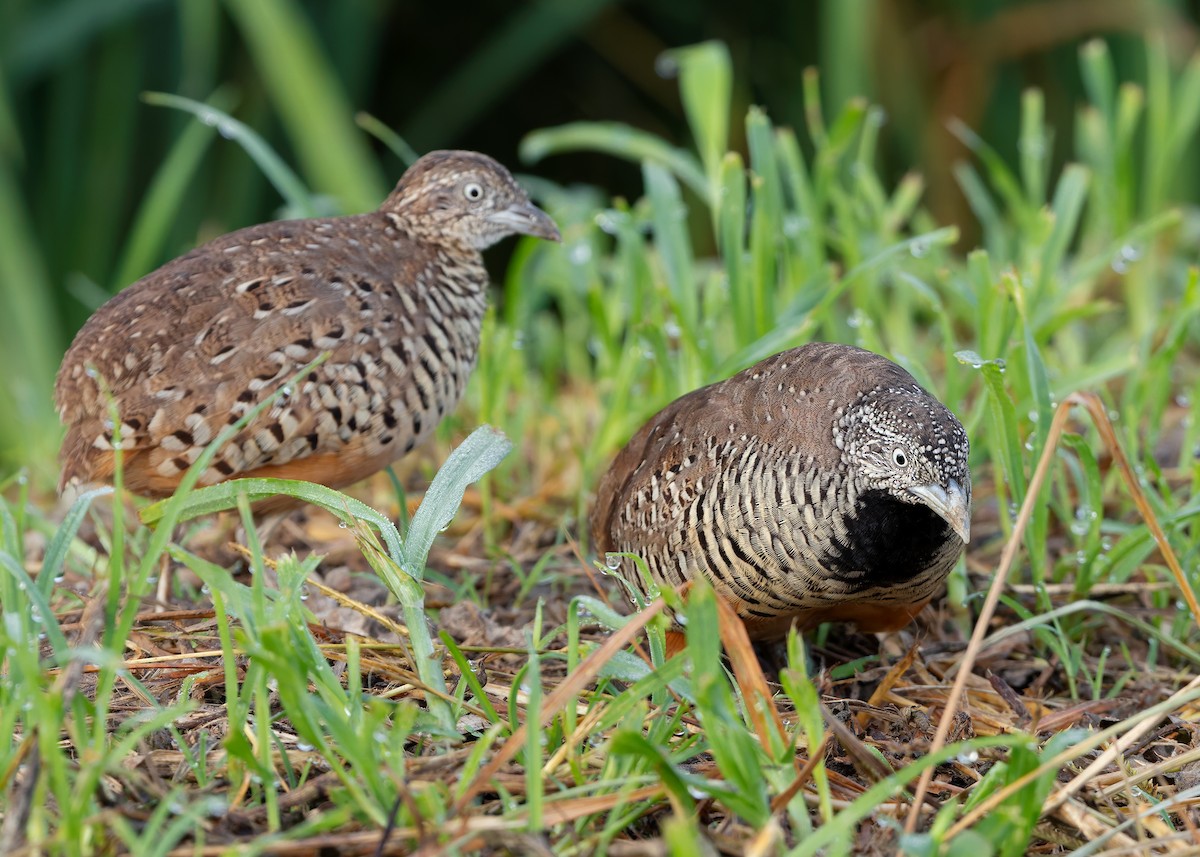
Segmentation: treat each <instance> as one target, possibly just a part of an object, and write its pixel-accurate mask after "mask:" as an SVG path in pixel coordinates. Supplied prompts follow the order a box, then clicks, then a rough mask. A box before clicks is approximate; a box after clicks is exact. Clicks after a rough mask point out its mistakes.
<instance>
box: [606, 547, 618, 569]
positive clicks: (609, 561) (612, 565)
mask: <svg viewBox="0 0 1200 857" xmlns="http://www.w3.org/2000/svg"><path fill="white" fill-rule="evenodd" d="M621 558H622V557H621V555H620V554H619V553H613V552H611V551H610V552H609V553H606V554H605V555H604V567H605V568H607V569H608V570H609V571H616V570H617V569H618V568H620V567H621Z"/></svg>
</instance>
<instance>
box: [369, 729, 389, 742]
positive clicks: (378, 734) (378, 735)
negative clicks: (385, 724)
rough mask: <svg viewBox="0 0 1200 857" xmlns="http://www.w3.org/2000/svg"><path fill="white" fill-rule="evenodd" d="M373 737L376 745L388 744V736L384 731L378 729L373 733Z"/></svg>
mask: <svg viewBox="0 0 1200 857" xmlns="http://www.w3.org/2000/svg"><path fill="white" fill-rule="evenodd" d="M371 737H372V738H374V739H375V743H376V744H387V738H388V736H387V733H386V732H384V731H383V730H382V729H376V730H375V731H374V732H373V733H371Z"/></svg>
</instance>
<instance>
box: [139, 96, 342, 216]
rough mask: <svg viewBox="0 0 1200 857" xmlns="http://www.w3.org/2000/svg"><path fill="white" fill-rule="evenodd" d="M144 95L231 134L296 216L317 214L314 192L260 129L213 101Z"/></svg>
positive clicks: (156, 103) (226, 134) (225, 135)
mask: <svg viewBox="0 0 1200 857" xmlns="http://www.w3.org/2000/svg"><path fill="white" fill-rule="evenodd" d="M142 98H143V99H144V100H145V102H146V103H147V104H154V105H156V106H160V107H173V108H175V109H177V110H183V111H186V112H188V113H191V114H192V115H193V116H195V117H196V118H197V119H199V120H200V121H201V122H203V123H204V124H205V125H211V126H214V127H216V128H217V130H218V131H219V132H220V133H221V136H222V137H228V138H229V139H230V140H233V141H235V142H236V143H238V144H239V145H240V146H241V147H242V148H243V149H245V151H246V154H247V155H249V156H250V158H251V159H252V160H253V161H254V163H255V165H256V166H257V167H258V168H259V169H260V170H261V171H262V174H263V175H264V176H266V177H267V179H268V180H269V181H270V182H271V184H272V186H273V187H274V188H275V190H277V191H279V195H280V196H282V197H283V199H284V201H285V202H286V203H287V206H288V209H289V210H290V211H291V212H293V213H294V215H295V216H296V217H316V216H317V214H318V212H317V210H316V208H315V207H314V206H313V202H312V193H311V192H310V191H309V190H308V188H307V187H305V186H304V183H303V182H302V181H301V180H300V177H299V176H298V175H296V173H295V172H293V171H292V168H291V167H289V166H288V165H287V164H286V163H285V162H284V160H283V159H282V158H280V157H279V155H278V154H276V152H275V151H274V150H273V149H272V148H271V147H270V146H269V145H268V144H267V142H266V140H264V139H263V138H262V137H261V136H259V134H258V133H257V132H255V131H254V130H252V129H251V128H249V127H247V126H246V125H245V124H243V123H242V122H239V121H238V120H237V119H234V118H233V117H232V116H230V115H229V114H228V113H225V112H224V111H222V110H219V109H218V108H216V107H214V106H212V105H208V104H201V103H200V102H199V101H193V100H192V99H190V98H184V97H183V96H182V95H172V94H170V93H167V92H147V93H145V95H143V96H142Z"/></svg>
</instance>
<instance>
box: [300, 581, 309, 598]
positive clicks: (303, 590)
mask: <svg viewBox="0 0 1200 857" xmlns="http://www.w3.org/2000/svg"><path fill="white" fill-rule="evenodd" d="M308 595H309V591H308V584H305V585H303V586H301V587H300V600H301V601H307V600H308Z"/></svg>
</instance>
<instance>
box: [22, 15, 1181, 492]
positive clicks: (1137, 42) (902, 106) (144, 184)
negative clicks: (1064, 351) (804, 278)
mask: <svg viewBox="0 0 1200 857" xmlns="http://www.w3.org/2000/svg"><path fill="white" fill-rule="evenodd" d="M1198 20H1200V2H1197V0H1192V2H1183V0H1029V2H1005V0H824V2H809V3H800V2H757V3H752V4H732V3H727V2H694V0H646V2H627V3H619V2H609V0H540V2H528V3H500V2H491V3H483V2H460V3H456V4H454V7H453V10H452V11H449V10H448V9H447V7H445V6H443V5H442V4H438V3H417V2H404V3H392V2H384V0H339V2H336V3H332V2H318V1H317V0H310V2H304V1H303V0H178V1H177V2H170V0H5V2H4V3H3V4H0V337H2V338H0V359H2V360H3V364H2V365H3V369H4V375H5V378H4V380H3V382H2V383H0V475H3V474H4V473H8V472H12V471H13V470H14V469H16V468H17V467H20V466H31V467H32V468H33V470H34V472H35V474H37V475H38V476H50V475H52V471H53V465H52V464H51V462H52V460H53V453H54V450H55V449H56V447H57V442H58V428H57V420H56V419H55V418H54V415H53V412H52V406H51V388H52V382H53V376H54V372H55V370H56V368H57V365H58V360H59V358H60V356H61V354H62V352H63V350H64V349H65V347H66V345H67V343H68V342H69V341H70V338H71V336H72V335H73V334H74V331H75V330H76V329H77V328H78V327H79V325H80V324H82V322H83V321H84V319H85V318H86V317H87V316H88V314H89V313H90V312H91V311H92V310H93V309H94V308H95V307H96V306H97V305H99V304H100V303H102V302H103V300H104V299H106V297H107V296H109V295H110V294H112V293H114V292H115V291H117V290H119V289H120V288H121V287H122V286H124V285H126V284H128V283H129V282H131V281H132V280H134V279H136V278H137V277H139V276H141V275H142V274H144V273H146V272H147V271H149V270H152V269H153V268H155V267H157V266H158V265H160V264H162V263H163V262H164V261H166V260H168V259H170V258H172V257H174V256H176V255H178V254H179V253H181V252H183V251H184V250H186V249H189V248H190V247H192V246H194V245H195V244H197V243H198V242H200V241H203V240H205V239H207V238H210V237H212V236H214V235H217V234H220V233H223V232H227V231H229V230H232V229H235V228H238V227H241V226H245V225H248V224H251V223H256V222H260V221H263V220H267V219H271V218H275V217H280V216H286V215H288V214H298V213H302V212H298V211H295V210H291V211H289V210H288V209H287V208H286V206H285V203H284V201H283V199H282V197H281V195H280V194H279V193H278V192H277V191H276V190H275V189H274V188H273V187H272V185H271V183H270V181H269V180H268V178H267V177H266V176H264V173H263V171H262V170H261V169H260V167H259V166H258V165H256V164H255V163H254V162H253V161H252V160H251V158H250V157H248V156H247V154H246V152H245V150H244V149H243V148H242V147H241V146H239V145H236V144H234V143H231V142H228V141H225V140H222V139H221V136H220V134H218V131H219V130H221V129H219V128H213V127H209V126H207V125H204V124H202V123H199V122H197V121H196V120H195V118H194V117H193V116H192V115H191V114H189V113H186V112H183V111H179V110H173V109H168V108H166V107H162V106H154V105H151V104H148V103H146V102H145V101H144V100H143V98H142V94H143V93H145V92H147V91H158V92H166V93H173V94H178V95H183V96H187V97H189V98H192V99H195V100H197V101H206V102H209V103H212V104H214V105H216V106H219V107H221V108H222V109H224V110H226V111H228V112H229V113H230V114H231V115H233V116H235V117H236V118H237V119H239V120H240V121H241V122H243V123H245V124H246V125H247V126H249V127H250V128H252V129H253V130H254V131H256V132H258V133H259V134H261V135H262V136H263V137H264V138H265V140H266V141H267V142H268V143H269V144H270V145H271V146H272V147H273V148H274V149H275V150H276V151H278V152H279V153H280V155H281V156H282V158H283V160H284V161H285V162H287V163H288V164H290V165H292V166H293V167H294V168H295V169H296V170H297V172H298V174H299V176H300V179H301V180H302V181H303V182H304V183H305V184H306V185H307V186H308V187H309V188H311V189H312V190H313V191H315V192H316V193H317V194H319V195H320V197H319V199H318V208H320V209H323V210H324V211H328V212H352V211H360V210H364V209H368V208H372V207H374V206H375V205H376V204H377V202H378V201H379V200H380V199H381V198H382V196H383V195H384V194H385V193H386V191H387V190H388V189H389V188H390V186H391V184H392V183H393V182H394V181H395V180H396V179H397V178H398V177H399V175H400V173H401V172H402V171H403V168H404V166H405V164H404V161H403V158H402V157H401V156H400V155H398V154H396V153H395V151H393V150H392V149H389V148H388V147H387V146H385V145H383V144H382V143H380V142H379V140H378V136H377V135H373V134H371V133H368V132H367V131H366V130H364V129H363V128H361V127H357V128H356V127H355V124H354V121H355V117H356V116H359V115H360V114H365V115H366V116H369V117H373V120H374V121H377V123H382V126H384V127H386V128H389V129H392V130H393V131H394V132H396V133H397V134H399V135H400V136H401V138H402V139H403V141H404V142H405V143H406V144H407V146H408V147H410V148H411V150H414V151H416V152H422V151H425V150H428V149H432V148H445V147H455V148H473V149H479V150H482V151H486V152H488V153H490V154H492V155H494V156H495V157H497V158H499V159H500V160H501V161H503V162H505V163H507V164H509V165H510V166H512V167H514V168H516V169H518V170H520V168H521V164H520V160H519V158H518V154H517V152H518V145H519V143H520V141H521V139H522V138H523V137H524V135H526V134H527V133H528V132H529V131H532V130H534V129H537V128H542V127H546V126H554V125H560V124H564V123H567V122H572V121H577V120H592V121H609V120H613V121H620V122H624V123H627V124H629V125H631V126H634V127H637V128H640V129H644V130H647V131H649V132H651V133H653V134H655V135H657V136H660V137H662V138H664V139H666V140H667V141H669V142H671V143H673V144H675V145H679V146H690V145H692V142H691V140H690V137H689V131H688V124H687V120H686V117H685V115H684V110H683V107H682V106H681V103H680V97H679V93H678V86H677V81H675V80H672V79H671V78H672V72H673V69H672V63H671V61H670V59H669V58H667V57H665V55H664V52H665V51H667V50H668V49H670V48H673V47H678V46H682V45H688V44H692V43H696V42H699V41H702V40H705V39H719V40H721V41H723V42H725V43H726V44H727V45H728V47H729V50H730V54H731V56H732V59H733V65H734V69H735V75H734V81H735V84H734V91H733V105H732V107H733V109H732V112H731V115H733V116H735V117H739V116H742V115H744V114H745V111H746V108H747V107H748V106H749V105H751V104H761V105H764V106H765V108H766V109H767V111H768V112H769V114H770V116H771V118H772V120H773V121H774V123H775V124H776V125H792V126H795V127H797V128H800V127H803V126H804V124H805V115H804V110H805V106H804V102H803V100H802V97H801V94H802V87H803V74H804V70H805V69H806V68H808V67H811V66H815V67H818V68H819V69H820V72H821V78H820V81H821V87H822V91H823V96H824V98H823V101H824V103H825V104H826V105H829V106H830V109H831V110H833V111H834V112H836V110H837V109H838V107H839V106H840V105H841V104H842V103H843V102H844V101H846V100H847V99H849V98H853V97H857V96H865V97H866V98H868V99H869V100H871V101H872V102H875V103H878V104H880V105H882V107H883V108H884V110H885V111H886V124H885V125H884V127H883V130H882V133H881V136H880V149H879V152H880V154H879V160H880V164H879V167H880V169H881V172H882V173H883V175H884V176H886V177H887V179H888V184H889V186H890V185H891V183H892V182H893V181H894V180H896V179H897V178H898V177H899V176H902V175H903V174H905V173H908V172H910V171H914V170H915V171H918V172H920V173H921V174H922V175H923V177H924V179H925V194H924V197H923V205H924V206H925V207H926V208H927V210H928V211H929V212H930V213H931V214H932V215H933V217H934V219H935V220H936V221H937V222H939V223H942V224H954V225H957V226H958V227H959V228H960V236H961V238H960V241H959V247H960V248H962V249H969V248H970V247H972V246H975V244H976V243H978V240H979V236H980V231H979V228H978V225H977V224H976V223H975V222H974V220H973V217H972V213H971V210H970V208H969V207H968V206H967V203H966V201H965V199H964V197H963V195H962V193H961V191H960V190H959V187H958V185H957V183H956V182H955V179H954V175H953V173H952V168H953V166H954V164H955V163H956V162H957V161H960V160H963V159H967V158H968V157H969V153H968V152H967V150H966V148H965V144H964V143H963V142H962V141H961V135H960V136H955V135H954V134H952V133H950V131H949V130H948V129H947V125H948V123H949V122H950V121H951V120H959V121H961V122H963V123H965V124H966V125H967V126H969V127H970V128H972V129H974V130H975V131H977V132H978V133H979V135H980V136H981V137H982V138H983V139H984V140H987V141H989V143H991V144H992V145H993V146H994V147H995V148H996V150H997V151H998V153H999V154H1000V156H1001V157H1003V158H1004V159H1006V160H1008V161H1009V162H1010V163H1015V162H1016V161H1017V160H1018V159H1019V156H1020V154H1021V153H1020V152H1019V151H1018V140H1019V136H1018V134H1017V130H1016V129H1017V128H1018V126H1019V124H1020V115H1019V113H1020V110H1021V98H1020V93H1021V92H1022V91H1023V90H1025V89H1026V88H1027V87H1038V88H1040V89H1041V90H1042V91H1043V92H1044V94H1045V111H1046V120H1047V121H1046V124H1047V126H1048V127H1049V128H1050V129H1052V130H1053V134H1054V135H1055V136H1054V140H1053V144H1054V150H1055V152H1057V153H1062V152H1070V151H1073V145H1072V143H1071V138H1072V135H1073V133H1074V129H1075V127H1076V121H1077V113H1076V111H1077V109H1078V107H1079V105H1080V103H1081V102H1082V101H1083V100H1084V98H1085V95H1086V93H1085V86H1084V83H1083V81H1082V80H1081V76H1080V62H1079V49H1080V46H1081V45H1082V44H1083V43H1084V42H1086V41H1087V40H1089V39H1092V38H1096V37H1100V38H1103V40H1104V41H1105V42H1106V43H1107V44H1108V46H1109V50H1110V52H1111V55H1112V58H1113V66H1114V68H1115V71H1116V76H1117V79H1118V80H1127V81H1134V82H1145V80H1146V77H1147V73H1148V71H1147V70H1148V68H1152V64H1148V63H1147V60H1146V52H1147V44H1157V45H1160V46H1161V48H1162V52H1163V55H1165V56H1166V57H1167V58H1168V59H1169V60H1170V62H1171V64H1172V65H1173V66H1174V67H1176V68H1178V67H1181V66H1183V65H1184V64H1185V63H1186V62H1187V60H1188V59H1189V57H1190V56H1191V55H1192V54H1193V52H1194V51H1195V49H1196V44H1197V22H1198ZM359 121H360V123H364V124H367V123H369V122H370V121H372V120H369V119H364V118H363V117H362V116H359ZM730 132H731V134H732V138H731V146H732V148H735V149H740V150H743V151H744V150H745V141H744V139H741V138H740V137H739V135H741V134H744V128H743V127H742V126H741V124H740V123H738V122H734V123H733V124H732V126H731V128H730ZM400 151H401V152H403V151H404V150H403V147H400ZM1197 160H1200V159H1197V158H1195V157H1190V158H1182V159H1180V160H1179V161H1178V162H1176V163H1171V164H1162V165H1159V167H1158V170H1157V172H1158V173H1159V174H1160V175H1161V180H1160V181H1158V182H1157V183H1155V182H1153V181H1151V182H1149V189H1148V190H1145V192H1146V193H1155V192H1156V190H1155V189H1156V188H1158V189H1159V191H1157V192H1162V193H1165V194H1166V195H1167V196H1168V197H1169V199H1170V200H1172V201H1178V202H1183V203H1185V204H1194V203H1195V202H1197V201H1198V200H1200V171H1198V169H1197ZM1059 166H1061V163H1056V164H1055V167H1056V171H1057V167H1059ZM532 171H533V172H536V173H537V174H538V175H539V176H543V177H545V178H548V179H550V180H553V181H555V182H558V183H560V184H563V185H573V184H590V185H596V186H599V187H601V188H603V189H604V190H605V191H606V192H608V193H615V194H624V195H627V196H629V197H631V198H632V197H636V196H638V195H639V194H640V193H641V184H642V175H641V171H640V170H639V168H638V166H637V165H636V164H633V163H629V162H628V161H624V160H620V159H617V158H612V157H609V156H606V155H602V154H588V153H578V154H575V153H572V154H569V155H562V156H557V157H553V158H548V159H546V160H544V161H542V162H540V163H538V164H537V166H536V167H535V168H534V169H533V170H532ZM1150 172H1152V173H1153V172H1155V170H1154V169H1153V168H1152V169H1151V170H1150ZM1164 201H1166V200H1152V202H1155V203H1162V202H1164ZM1157 207H1158V206H1157V205H1151V204H1149V202H1147V203H1145V208H1144V210H1146V211H1154V210H1157ZM699 240H703V239H702V238H701V239H699ZM512 250H513V248H512V247H511V246H509V247H506V248H505V249H503V250H499V251H498V255H497V256H496V257H495V258H494V259H493V265H494V267H493V271H494V272H495V273H496V276H497V279H499V278H500V271H501V270H502V266H503V264H504V262H505V260H506V259H507V256H508V254H509V253H511V252H512ZM697 251H698V252H702V251H703V247H698V248H697ZM43 470H44V473H43V472H42V471H43Z"/></svg>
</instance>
